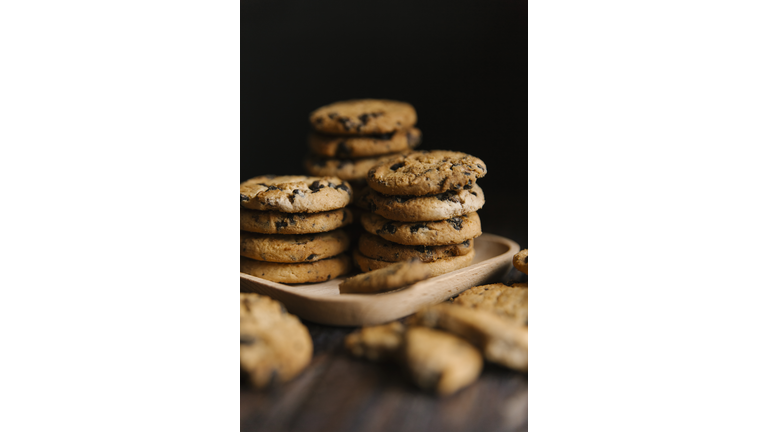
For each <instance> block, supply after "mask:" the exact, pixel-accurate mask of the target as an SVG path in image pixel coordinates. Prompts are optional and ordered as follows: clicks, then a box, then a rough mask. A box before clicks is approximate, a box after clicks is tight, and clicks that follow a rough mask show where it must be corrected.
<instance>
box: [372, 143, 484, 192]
mask: <svg viewBox="0 0 768 432" xmlns="http://www.w3.org/2000/svg"><path fill="white" fill-rule="evenodd" d="M486 172H487V169H486V167H485V163H484V162H483V161H482V160H480V159H478V158H476V157H474V156H471V155H468V154H465V153H460V152H454V151H447V150H433V151H416V152H411V153H410V154H408V155H405V156H400V157H397V158H394V159H392V160H389V161H387V162H386V163H382V164H379V165H377V166H375V167H373V168H371V170H370V171H369V172H368V176H367V178H366V181H367V182H368V186H370V187H371V188H372V189H374V190H376V191H378V192H381V193H383V194H387V195H417V196H421V195H436V194H440V193H443V192H447V191H449V190H453V191H458V190H460V189H462V188H464V187H465V186H469V187H471V185H472V184H473V183H474V182H475V181H477V179H479V178H481V177H484V176H485V174H486Z"/></svg>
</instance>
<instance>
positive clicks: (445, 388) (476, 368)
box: [403, 327, 483, 396]
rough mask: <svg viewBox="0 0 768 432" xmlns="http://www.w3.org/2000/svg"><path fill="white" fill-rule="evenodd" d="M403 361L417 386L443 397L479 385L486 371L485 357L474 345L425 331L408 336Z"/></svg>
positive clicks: (413, 330)
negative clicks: (479, 378) (471, 385)
mask: <svg viewBox="0 0 768 432" xmlns="http://www.w3.org/2000/svg"><path fill="white" fill-rule="evenodd" d="M403 358H404V363H405V367H406V369H407V370H408V374H409V375H410V377H411V379H412V380H413V382H415V383H416V385H417V386H419V387H420V388H422V389H424V390H428V391H434V392H435V393H437V394H438V395H441V396H446V395H449V394H452V393H455V392H456V391H457V390H459V389H461V388H464V387H466V386H468V385H469V384H471V383H473V382H475V380H477V377H478V376H479V375H480V371H481V370H482V369H483V356H482V355H480V352H479V351H478V350H477V349H475V347H473V346H472V345H471V344H469V343H468V342H466V341H464V340H462V339H460V338H457V337H456V336H454V335H451V334H449V333H446V332H442V331H438V330H433V329H429V328H424V327H413V328H409V329H408V330H407V331H406V332H405V337H404V338H403Z"/></svg>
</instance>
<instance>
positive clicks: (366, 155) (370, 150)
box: [304, 99, 421, 191]
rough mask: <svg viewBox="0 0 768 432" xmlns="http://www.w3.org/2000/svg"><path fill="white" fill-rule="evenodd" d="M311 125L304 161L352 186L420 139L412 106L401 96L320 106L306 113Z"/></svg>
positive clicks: (314, 171) (311, 170)
mask: <svg viewBox="0 0 768 432" xmlns="http://www.w3.org/2000/svg"><path fill="white" fill-rule="evenodd" d="M309 122H310V124H311V126H312V128H313V129H314V131H313V132H312V133H311V134H310V135H309V138H308V144H309V150H310V154H309V156H308V157H307V158H306V159H305V161H304V166H305V168H306V170H307V172H308V173H309V174H311V175H315V176H335V177H339V178H340V179H342V180H346V181H349V182H350V183H351V184H352V186H353V187H355V189H356V191H357V189H358V187H360V186H364V183H365V177H366V175H367V174H368V171H369V170H370V169H371V168H372V167H373V166H374V165H376V164H378V163H379V162H380V161H382V160H383V159H387V158H388V157H391V156H394V155H395V154H397V153H398V152H403V151H409V150H411V149H412V148H414V147H416V146H417V145H419V143H421V131H420V130H419V129H417V128H415V127H413V126H414V125H415V124H416V110H414V108H413V106H411V105H410V104H408V103H405V102H397V101H390V100H380V99H357V100H349V101H343V102H336V103H333V104H330V105H326V106H324V107H321V108H318V109H317V110H315V111H314V112H312V113H311V114H310V115H309Z"/></svg>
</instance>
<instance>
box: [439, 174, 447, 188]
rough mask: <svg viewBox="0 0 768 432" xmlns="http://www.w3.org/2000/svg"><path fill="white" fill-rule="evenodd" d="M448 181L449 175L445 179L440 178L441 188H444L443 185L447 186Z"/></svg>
mask: <svg viewBox="0 0 768 432" xmlns="http://www.w3.org/2000/svg"><path fill="white" fill-rule="evenodd" d="M447 181H448V177H446V178H444V179H442V180H440V189H441V190H442V189H443V186H445V182H447Z"/></svg>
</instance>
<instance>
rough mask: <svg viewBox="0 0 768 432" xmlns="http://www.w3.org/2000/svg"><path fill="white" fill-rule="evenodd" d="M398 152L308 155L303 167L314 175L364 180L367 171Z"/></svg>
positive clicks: (347, 179)
mask: <svg viewBox="0 0 768 432" xmlns="http://www.w3.org/2000/svg"><path fill="white" fill-rule="evenodd" d="M397 155H398V154H397V153H395V154H389V155H384V156H374V157H369V158H362V159H323V158H321V157H317V156H313V155H308V156H307V157H306V158H304V169H305V170H307V172H308V173H310V174H311V175H314V176H334V177H338V178H340V179H342V180H346V181H365V176H366V175H367V174H368V171H369V170H370V169H371V168H373V167H374V166H376V165H378V164H380V163H382V162H386V161H388V160H390V159H392V158H393V157H396V156H397Z"/></svg>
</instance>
